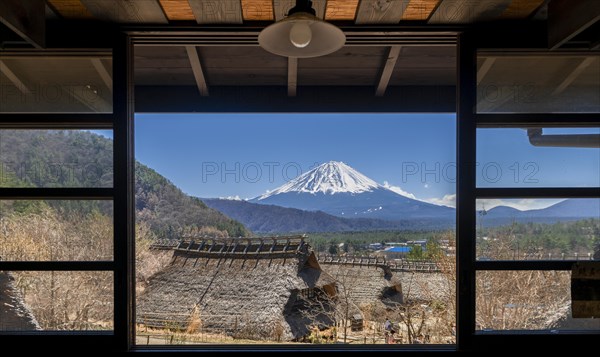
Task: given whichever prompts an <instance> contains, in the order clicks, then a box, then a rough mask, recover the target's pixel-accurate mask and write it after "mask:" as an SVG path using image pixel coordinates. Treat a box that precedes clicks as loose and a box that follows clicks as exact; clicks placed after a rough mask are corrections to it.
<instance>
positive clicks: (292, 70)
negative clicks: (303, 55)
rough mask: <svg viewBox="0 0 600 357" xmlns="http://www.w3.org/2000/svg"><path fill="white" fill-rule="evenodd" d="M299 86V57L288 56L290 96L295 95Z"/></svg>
mask: <svg viewBox="0 0 600 357" xmlns="http://www.w3.org/2000/svg"><path fill="white" fill-rule="evenodd" d="M297 87H298V58H296V57H288V97H295V96H296V92H297Z"/></svg>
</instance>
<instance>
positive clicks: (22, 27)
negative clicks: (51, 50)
mask: <svg viewBox="0 0 600 357" xmlns="http://www.w3.org/2000/svg"><path fill="white" fill-rule="evenodd" d="M0 23H3V24H4V25H5V26H6V27H8V28H9V29H11V30H12V31H14V32H15V33H16V34H17V35H19V36H21V37H22V38H23V39H24V40H25V41H27V42H29V43H30V44H31V45H33V46H34V47H37V48H43V47H45V44H46V43H45V42H46V41H45V39H46V2H45V1H39V0H2V1H0Z"/></svg>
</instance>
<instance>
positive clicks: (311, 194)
mask: <svg viewBox="0 0 600 357" xmlns="http://www.w3.org/2000/svg"><path fill="white" fill-rule="evenodd" d="M250 202H254V203H260V204H270V205H277V206H282V207H290V208H298V209H302V210H309V211H323V212H326V213H329V214H332V215H335V216H339V217H347V218H378V219H387V220H407V219H418V218H423V219H424V218H441V219H452V218H453V217H454V210H453V209H451V208H448V207H444V206H437V205H433V204H430V203H426V202H421V201H418V200H415V199H412V198H409V197H406V196H402V195H400V194H398V193H396V192H394V191H392V190H390V189H388V188H386V187H384V186H383V185H380V184H378V183H377V182H375V181H373V180H372V179H370V178H368V177H367V176H365V175H363V174H362V173H360V172H358V171H357V170H355V169H353V168H352V167H350V166H348V165H346V164H345V163H343V162H338V161H330V162H327V163H324V164H322V165H320V166H318V167H316V168H314V169H312V170H310V171H308V172H306V173H304V174H302V175H300V176H298V177H297V178H296V179H294V180H292V181H290V182H288V183H286V184H284V185H282V186H280V187H278V188H277V189H275V190H273V191H270V192H268V193H266V194H264V195H262V196H259V197H256V198H254V199H251V200H250Z"/></svg>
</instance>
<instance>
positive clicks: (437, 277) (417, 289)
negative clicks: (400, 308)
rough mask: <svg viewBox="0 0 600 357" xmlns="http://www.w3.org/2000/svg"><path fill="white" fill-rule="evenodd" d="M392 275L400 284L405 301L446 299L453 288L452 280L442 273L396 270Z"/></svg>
mask: <svg viewBox="0 0 600 357" xmlns="http://www.w3.org/2000/svg"><path fill="white" fill-rule="evenodd" d="M394 276H395V278H396V279H397V281H399V282H400V284H402V292H403V293H404V300H405V301H406V302H410V301H433V300H438V301H447V300H448V299H451V298H452V297H451V296H452V289H454V288H455V286H454V282H453V281H451V280H449V279H448V277H447V276H446V275H444V274H443V273H423V272H415V271H396V272H394Z"/></svg>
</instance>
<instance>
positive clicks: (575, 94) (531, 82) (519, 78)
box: [477, 55, 600, 113]
mask: <svg viewBox="0 0 600 357" xmlns="http://www.w3.org/2000/svg"><path fill="white" fill-rule="evenodd" d="M477 68H478V70H477V83H478V84H477V112H479V113H556V112H559V113H568V112H574V113H597V112H600V56H598V55H591V56H585V55H577V56H574V55H573V56H571V55H556V56H554V55H552V56H544V55H521V56H519V55H517V56H493V55H485V56H484V55H480V56H479V58H478V61H477Z"/></svg>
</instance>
